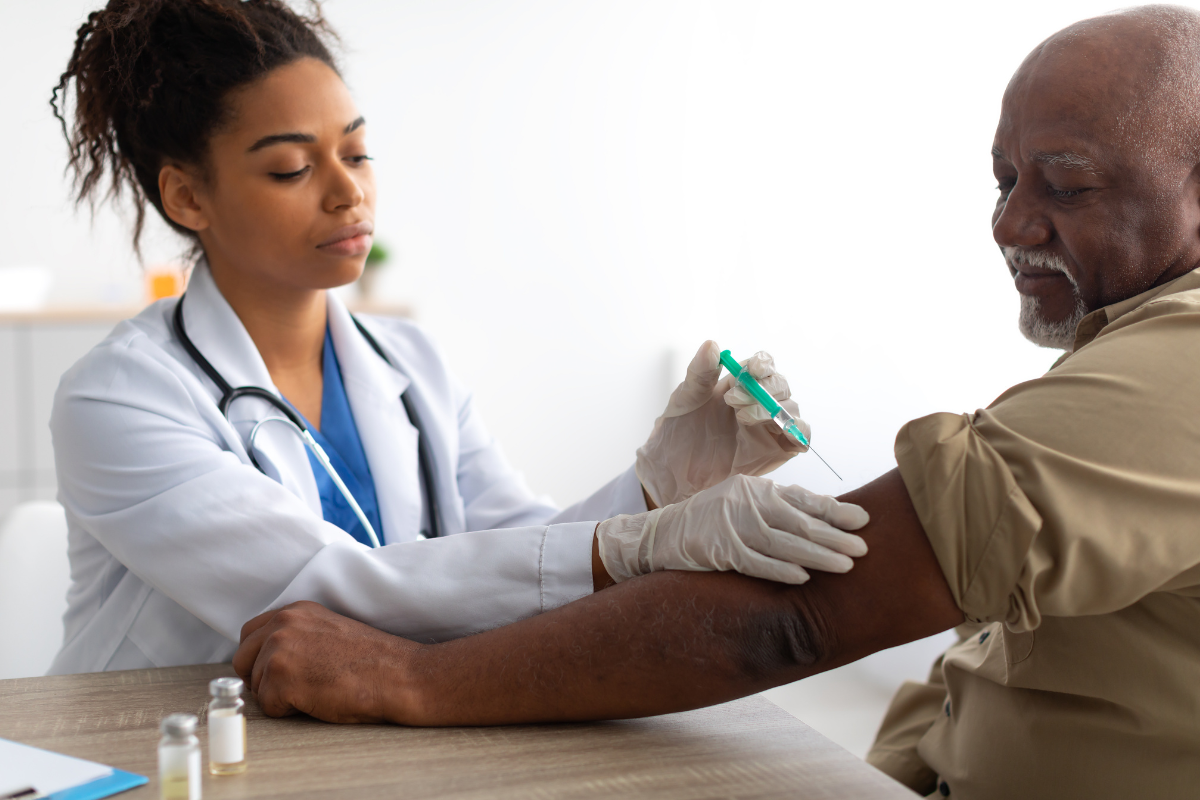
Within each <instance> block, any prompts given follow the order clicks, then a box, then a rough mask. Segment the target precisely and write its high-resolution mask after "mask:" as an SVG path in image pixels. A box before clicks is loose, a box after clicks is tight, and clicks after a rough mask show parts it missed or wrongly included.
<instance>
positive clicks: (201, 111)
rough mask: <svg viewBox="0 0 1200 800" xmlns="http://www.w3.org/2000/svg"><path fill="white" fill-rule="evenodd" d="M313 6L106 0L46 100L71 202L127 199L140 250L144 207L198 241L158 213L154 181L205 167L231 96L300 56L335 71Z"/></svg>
mask: <svg viewBox="0 0 1200 800" xmlns="http://www.w3.org/2000/svg"><path fill="white" fill-rule="evenodd" d="M310 9H311V10H310V11H309V14H308V16H303V15H301V14H298V13H297V12H296V11H294V10H293V9H292V8H291V7H290V6H289V5H288V4H287V3H285V2H283V0H109V3H108V4H107V5H106V6H105V7H104V8H102V9H100V10H99V11H93V12H92V13H91V14H89V15H88V18H87V22H85V23H84V24H83V25H82V26H81V27H80V28H79V32H78V34H77V35H76V37H75V50H74V52H73V53H72V54H71V60H70V61H69V62H67V69H66V72H64V73H63V74H62V77H61V78H60V79H59V82H58V86H56V87H55V88H54V91H53V92H52V94H51V97H50V105H51V107H52V108H53V109H54V116H56V117H57V118H58V120H59V122H60V123H61V124H62V129H63V136H64V137H66V140H67V145H68V148H69V151H70V161H69V162H68V167H67V169H68V171H69V172H71V173H73V178H74V195H75V198H74V199H75V202H76V204H82V203H83V202H84V201H85V200H86V201H88V202H89V203H90V204H91V206H92V208H93V209H94V208H95V206H96V202H97V200H98V199H114V200H119V199H120V197H121V196H122V194H123V192H124V191H126V190H128V191H129V192H130V194H131V195H132V198H133V205H134V210H135V211H136V215H137V216H136V221H135V224H134V228H133V245H134V248H135V250H138V245H139V242H140V239H141V234H142V226H143V224H144V222H145V217H146V203H147V202H149V203H150V204H151V205H153V206H154V208H155V209H157V210H158V213H159V214H160V215H162V217H163V219H164V220H166V222H167V224H168V225H170V226H171V227H172V228H174V229H175V230H176V231H179V232H180V233H182V234H184V235H185V236H188V237H190V238H192V239H193V242H194V243H197V244H198V242H197V240H196V239H195V235H194V234H193V232H192V231H190V230H187V229H186V228H183V227H182V226H180V225H178V224H176V223H175V222H174V221H172V220H171V219H170V218H168V217H167V215H166V214H165V213H164V212H163V206H162V198H161V196H160V195H159V191H158V173H159V171H160V170H161V169H162V167H163V165H164V164H167V163H171V162H175V163H182V164H189V165H193V166H196V167H197V168H199V169H201V170H204V169H205V166H206V164H207V156H208V143H209V139H210V138H211V137H212V135H213V133H214V132H215V131H216V130H217V129H218V128H219V127H220V126H221V125H222V124H223V123H224V122H225V121H226V118H227V115H228V108H227V104H226V102H225V101H226V97H227V96H228V94H229V93H230V91H232V90H234V89H236V88H238V87H240V86H244V85H246V84H248V83H250V82H252V81H254V80H256V79H257V78H260V77H262V76H263V75H265V74H266V73H268V72H270V71H271V70H273V69H275V68H277V67H280V66H284V65H286V64H290V63H292V62H294V61H297V60H299V59H301V58H316V59H319V60H320V61H323V62H324V63H326V64H328V65H329V66H330V67H331V68H332V69H333V70H334V71H337V65H336V63H335V62H334V59H333V56H332V55H331V54H330V51H329V48H328V47H326V44H325V41H326V40H330V41H332V40H335V39H336V35H335V34H334V33H333V31H332V30H331V29H330V27H329V25H328V24H327V23H326V22H325V19H324V17H323V16H322V15H321V8H320V5H319V3H318V2H316V0H313V2H311V3H310ZM72 83H73V84H74V87H73V88H74V93H73V98H72V97H71V95H70V91H71V88H72ZM69 98H70V99H73V100H74V103H73V113H70V112H68V110H67V100H68V99H69ZM68 116H71V117H72V123H73V124H71V125H70V126H68V122H67V117H68ZM106 174H107V175H108V177H109V180H110V183H109V186H108V188H107V190H103V191H102V190H101V184H102V183H103V180H104V177H105V175H106ZM202 174H203V172H202ZM139 252H140V251H139Z"/></svg>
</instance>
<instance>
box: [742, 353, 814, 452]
mask: <svg viewBox="0 0 1200 800" xmlns="http://www.w3.org/2000/svg"><path fill="white" fill-rule="evenodd" d="M721 364H722V365H723V366H724V367H725V369H727V370H729V374H730V375H732V376H733V377H734V378H736V379H737V382H738V383H740V384H741V385H742V386H743V387H744V388H745V389H746V391H747V392H749V393H750V396H751V397H753V398H754V399H755V400H757V401H758V403H759V405H761V406H762V407H763V408H765V409H766V410H767V413H768V414H770V415H771V419H773V420H774V421H775V424H776V425H778V426H779V428H780V430H782V431H783V432H784V433H787V434H789V435H790V436H792V437H794V438H795V439H796V441H798V442H800V444H802V445H804V446H805V447H807V446H808V437H806V436H805V435H804V432H803V431H802V430H800V426H799V425H797V424H796V418H795V417H793V416H792V415H791V414H789V413H788V411H787V409H786V408H784V407H783V406H781V405H779V403H778V401H776V400H775V398H774V397H772V396H771V393H770V392H768V391H767V390H766V389H764V388H763V387H762V384H761V383H759V382H758V381H757V380H756V379H755V377H754V376H753V375H751V374H750V370H748V369H742V365H741V364H739V363H738V362H737V360H736V359H735V358H734V357H733V355H732V354H730V352H729V351H728V350H723V351H722V352H721Z"/></svg>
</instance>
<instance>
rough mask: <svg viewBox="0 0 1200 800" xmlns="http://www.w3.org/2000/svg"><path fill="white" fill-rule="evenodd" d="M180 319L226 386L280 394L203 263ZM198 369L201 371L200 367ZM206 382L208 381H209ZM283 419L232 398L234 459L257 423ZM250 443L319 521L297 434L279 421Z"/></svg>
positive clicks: (252, 401) (248, 400)
mask: <svg viewBox="0 0 1200 800" xmlns="http://www.w3.org/2000/svg"><path fill="white" fill-rule="evenodd" d="M183 321H184V327H185V328H186V329H187V333H188V336H189V337H190V338H191V340H192V343H193V344H195V345H196V349H197V350H199V351H200V353H201V354H202V355H203V356H204V357H205V358H206V359H208V361H209V363H211V364H212V365H213V367H215V368H216V370H217V372H219V373H220V374H221V376H222V377H223V378H224V379H225V380H226V381H227V382H228V383H229V385H230V386H233V387H234V388H237V387H241V386H258V387H261V388H263V389H266V390H267V391H269V392H272V393H274V394H276V395H278V394H279V390H278V389H276V388H275V384H274V383H273V382H272V381H271V374H270V373H269V372H268V371H267V365H266V364H265V363H264V362H263V360H262V356H261V355H259V352H258V348H257V347H255V345H254V340H253V339H251V338H250V334H248V333H246V328H245V326H243V325H242V321H241V320H240V319H239V318H238V315H237V314H236V313H235V312H234V310H233V308H232V307H231V306H230V305H229V303H228V301H226V300H225V297H224V296H223V295H222V294H221V291H220V289H218V288H217V284H216V282H215V281H213V278H212V273H211V272H210V271H209V269H208V264H207V263H206V262H204V261H201V262H200V263H199V264H197V265H196V268H195V270H194V271H193V273H192V277H191V280H190V281H188V288H187V295H186V300H185V301H184V303H183ZM196 369H197V371H199V367H198V366H197V367H196ZM204 380H205V381H206V382H207V378H205V379H204ZM219 397H220V393H219V391H218V390H216V389H214V398H219ZM281 416H282V414H280V413H279V411H278V410H277V409H275V408H274V407H272V406H271V404H270V403H268V402H266V401H265V400H260V399H257V398H254V397H243V398H240V399H238V400H235V401H234V402H233V404H232V405H231V406H230V407H229V421H230V423H231V424H232V426H233V428H234V430H235V431H236V440H237V441H239V442H242V443H243V451H242V452H240V453H238V455H239V456H242V457H243V458H246V456H245V450H244V446H245V443H246V442H247V440H248V437H249V436H250V431H251V429H252V428H253V427H254V425H255V424H257V423H258V422H259V421H261V420H263V419H266V418H267V417H281ZM254 444H255V448H254V454H255V457H256V458H257V459H258V463H259V464H261V465H262V468H263V470H264V471H265V472H266V473H267V475H268V476H269V477H271V478H274V479H275V480H277V481H279V482H280V483H281V484H283V486H284V488H286V489H288V491H290V492H292V493H293V494H295V495H297V496H298V497H300V498H302V499H303V500H304V502H305V503H306V504H307V505H308V507H309V508H310V509H312V511H313V512H314V513H315V514H316V515H317V516H318V517H320V516H322V511H321V496H320V493H319V492H318V490H317V482H316V479H315V478H314V477H313V474H312V467H311V466H310V465H309V461H308V454H307V452H306V449H305V447H304V443H303V442H302V441H301V440H300V437H299V436H298V435H296V432H295V431H294V430H290V429H289V428H288V426H286V425H284V424H282V423H278V422H271V423H268V424H266V425H264V426H263V427H262V428H260V429H259V431H258V435H257V436H256V437H255V440H254ZM246 460H247V461H248V460H249V459H248V458H246Z"/></svg>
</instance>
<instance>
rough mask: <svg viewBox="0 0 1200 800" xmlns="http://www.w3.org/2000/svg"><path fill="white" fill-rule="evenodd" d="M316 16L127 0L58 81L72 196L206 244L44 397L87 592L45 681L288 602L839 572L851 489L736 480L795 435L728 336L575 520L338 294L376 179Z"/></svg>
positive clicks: (221, 629)
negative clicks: (728, 366) (709, 573)
mask: <svg viewBox="0 0 1200 800" xmlns="http://www.w3.org/2000/svg"><path fill="white" fill-rule="evenodd" d="M327 32H328V31H327V29H326V28H325V25H324V23H323V22H322V21H321V20H320V19H307V18H304V17H301V16H299V15H297V14H296V13H294V12H293V11H292V10H291V9H290V8H289V7H288V6H287V5H286V4H285V3H283V2H280V0H247V1H246V2H241V1H240V0H157V1H156V2H147V0H111V2H109V3H108V5H107V6H106V7H105V8H104V9H102V10H100V11H97V12H95V13H93V14H91V15H90V16H89V17H88V20H87V22H86V23H85V24H84V25H83V26H82V27H81V29H80V31H79V34H78V37H77V40H76V44H75V50H74V53H73V55H72V57H71V60H70V63H69V64H68V67H67V70H66V72H65V73H64V74H63V76H62V80H61V82H60V84H59V86H58V87H57V89H56V92H55V97H56V102H57V103H59V104H61V103H63V102H64V101H65V99H67V98H73V100H74V108H73V109H72V117H73V118H72V125H71V129H70V131H69V132H68V130H67V129H68V125H67V121H66V118H65V116H63V117H60V118H62V119H63V127H64V132H68V140H69V144H70V155H71V162H70V163H71V167H72V168H73V170H74V172H75V175H76V177H77V181H78V199H79V200H80V201H82V200H85V199H92V200H95V199H96V198H97V195H98V194H99V192H100V187H101V183H102V182H105V181H111V187H112V195H120V194H122V193H123V192H128V193H129V194H130V195H131V196H132V198H133V201H134V204H135V206H136V210H137V214H138V220H137V229H136V232H135V242H136V238H137V233H138V232H140V229H141V222H142V218H143V214H144V212H145V207H146V204H150V205H152V206H153V207H154V209H155V211H157V212H158V213H159V214H161V215H162V216H163V218H164V219H165V220H166V221H167V222H168V223H169V224H170V225H171V226H172V227H173V228H174V229H175V230H177V231H179V232H181V233H183V234H184V235H186V236H188V237H189V238H190V239H191V240H192V241H193V242H194V243H195V245H196V246H197V252H198V255H199V256H200V257H199V258H198V260H197V263H196V265H195V268H194V270H193V273H192V275H191V281H190V284H189V286H188V289H187V292H186V294H185V295H184V296H183V297H182V298H180V299H178V300H176V299H169V300H163V301H160V302H158V303H155V304H154V305H152V306H150V307H148V308H147V309H146V310H145V311H143V312H142V313H141V314H139V315H138V316H137V317H135V318H133V319H131V320H127V321H125V322H123V323H121V324H120V325H118V326H117V328H116V329H115V330H114V331H113V332H112V334H111V335H110V336H109V337H108V338H107V339H106V340H105V341H104V342H103V343H102V344H100V345H99V346H97V347H96V348H95V349H94V350H93V351H92V352H90V353H89V354H88V355H87V356H85V357H84V358H83V359H82V360H81V361H80V362H79V363H78V364H76V365H75V366H74V367H73V368H72V369H71V370H70V371H69V372H68V373H67V374H66V375H65V376H64V378H63V380H62V383H61V385H60V387H59V390H58V393H57V395H56V397H55V402H54V409H53V415H52V420H51V429H52V433H53V440H54V448H55V459H56V464H57V469H58V480H59V498H60V500H61V502H62V504H63V505H64V507H65V508H66V513H67V520H68V525H69V530H70V557H71V571H72V580H73V585H72V588H71V590H70V593H69V598H68V599H69V609H68V612H67V614H66V617H65V626H66V634H65V636H66V638H65V642H64V646H63V649H62V650H61V652H60V653H59V655H58V657H57V659H56V661H55V662H54V666H53V668H52V672H55V673H66V672H85V671H99V670H115V669H130V668H138V667H148V666H167V665H175V664H192V663H200V662H216V661H223V660H228V659H229V658H230V656H231V655H232V653H233V652H234V650H235V649H236V646H237V641H238V635H239V630H240V628H241V626H242V625H243V623H245V622H246V621H247V620H249V619H250V618H252V617H254V616H255V615H257V614H259V613H260V612H262V611H264V610H265V609H269V608H275V607H278V606H281V605H284V604H286V603H289V602H292V601H296V600H313V601H316V602H319V603H322V604H324V605H326V606H328V607H329V608H331V609H333V610H335V611H338V612H339V613H342V614H345V615H348V616H351V617H354V618H356V619H359V620H362V621H364V622H366V623H368V624H370V625H373V626H375V627H377V628H381V629H383V630H387V631H389V632H392V633H396V634H399V635H403V636H406V637H409V638H413V639H418V640H424V641H429V640H439V639H447V638H452V637H457V636H463V635H466V634H469V633H472V632H475V631H480V630H484V629H487V628H491V627H495V626H497V625H501V624H504V623H507V622H512V621H515V620H518V619H521V618H524V617H527V616H530V615H532V614H537V613H539V612H541V611H544V610H547V609H549V608H553V607H556V606H558V605H561V604H563V603H566V602H569V601H570V600H572V599H575V598H578V597H581V596H583V595H585V594H587V593H589V592H591V591H594V590H596V589H599V588H603V586H604V585H606V584H607V583H609V582H610V581H611V580H614V579H616V580H620V579H624V578H628V577H632V576H634V575H637V574H641V573H644V572H647V571H650V570H653V569H737V570H740V571H742V572H746V573H749V574H752V575H757V576H760V577H765V578H770V579H775V580H784V581H789V582H793V583H796V582H801V581H803V580H805V579H806V577H807V573H805V571H804V569H803V566H808V567H811V568H816V569H823V570H832V571H845V570H848V569H850V567H851V564H852V562H851V559H850V558H849V557H848V555H861V554H862V553H864V552H865V545H863V543H862V540H861V539H859V538H858V537H857V536H854V535H852V534H848V533H844V532H843V530H853V529H856V528H857V527H860V526H861V525H863V524H865V522H866V518H865V514H864V512H862V510H861V509H859V508H857V507H856V506H846V505H841V504H838V503H837V502H836V501H833V500H832V499H830V498H824V497H815V496H811V495H808V494H807V493H806V492H804V491H803V490H802V489H799V488H795V487H776V486H774V485H773V484H771V483H770V482H769V481H767V480H765V479H759V478H747V477H740V476H741V475H756V474H762V473H765V472H767V471H769V470H771V469H774V468H775V467H777V466H779V465H780V464H782V463H783V462H784V461H786V460H787V459H788V458H790V457H791V456H793V455H794V454H795V453H796V452H798V451H799V450H798V448H794V447H792V446H791V445H789V444H788V440H786V439H784V438H783V437H782V436H780V435H777V431H775V426H774V425H772V424H766V425H764V424H762V423H763V422H765V421H766V420H765V417H764V416H763V415H761V414H756V413H755V407H754V405H753V403H752V402H751V401H750V399H749V398H748V397H747V396H746V395H745V394H743V393H741V391H740V390H730V386H729V384H728V379H725V381H718V380H717V378H718V375H719V367H718V366H717V348H716V345H715V344H713V343H712V342H708V343H706V344H705V345H704V346H703V347H701V349H700V352H699V353H698V354H697V356H696V359H695V360H694V361H693V363H692V365H691V366H690V367H689V370H688V377H687V380H686V381H685V382H684V383H683V384H682V385H681V386H680V387H679V389H677V390H676V392H675V393H674V395H673V396H672V398H671V401H670V404H669V406H668V409H667V411H666V413H665V414H664V415H663V417H661V418H660V419H659V420H658V421H657V422H656V424H655V427H654V430H653V432H652V434H651V438H650V440H649V441H648V442H647V443H646V444H645V446H643V447H642V448H641V449H640V450H639V451H638V454H637V460H636V468H631V469H630V470H629V471H627V472H626V473H624V474H623V475H621V476H619V477H617V478H616V479H615V480H613V481H612V482H611V483H609V484H608V485H607V486H605V487H604V488H602V489H600V490H599V491H598V492H597V493H596V494H594V495H593V496H592V497H590V498H588V499H587V500H585V501H583V502H581V503H579V504H578V505H576V506H574V507H572V508H570V509H567V510H566V511H562V512H560V511H559V510H558V509H556V508H554V507H552V506H551V505H549V504H548V503H546V502H545V501H543V500H539V499H538V498H537V497H535V496H534V495H533V494H532V493H531V492H530V490H529V489H528V488H527V487H526V486H525V484H524V483H523V482H522V480H521V478H520V476H519V475H518V474H517V473H516V472H514V470H513V469H512V468H511V467H510V466H509V464H508V463H507V462H506V461H505V459H504V457H503V456H502V455H501V453H500V450H499V448H498V447H497V445H496V443H495V442H494V441H493V440H492V438H491V437H490V436H489V435H488V433H487V431H486V430H485V429H484V427H483V425H482V423H481V422H480V419H479V416H478V414H477V412H476V410H475V408H474V406H473V405H472V402H471V398H470V395H469V394H468V393H467V392H466V391H465V390H464V389H463V388H462V387H461V386H460V385H459V384H458V383H457V382H456V381H455V380H454V378H453V377H452V376H451V374H450V372H449V371H448V369H447V367H446V365H445V364H444V363H443V361H442V360H441V358H440V356H439V355H438V353H437V351H436V350H435V349H434V347H433V346H432V345H431V343H430V341H429V339H428V338H427V337H426V335H425V334H424V333H423V332H422V331H421V330H420V329H419V328H417V327H416V326H414V325H413V324H411V323H409V322H406V321H401V320H396V319H382V318H370V317H363V318H360V319H355V318H354V317H352V316H351V315H350V313H349V312H348V311H347V310H346V308H345V306H344V305H342V303H341V302H340V301H339V300H338V299H337V297H336V296H334V295H333V294H331V293H329V292H328V291H327V290H328V289H330V288H332V287H336V286H341V285H344V284H347V283H350V282H351V281H353V280H355V279H356V278H357V277H358V276H359V274H360V273H361V270H362V268H363V264H364V261H365V257H366V254H367V252H368V250H369V249H370V246H371V236H372V230H373V217H374V208H375V183H374V179H373V176H372V171H371V165H370V158H369V156H368V150H367V148H366V143H365V141H366V140H365V136H366V127H365V125H364V120H363V118H362V117H361V116H360V115H359V113H358V111H357V109H356V108H355V106H354V102H353V100H352V99H351V97H350V94H349V92H348V91H347V89H346V87H345V85H344V84H343V83H342V80H341V78H340V77H339V75H338V73H337V71H336V68H335V66H334V62H333V59H332V58H331V56H330V54H329V52H328V51H327V49H326V47H325V46H324V44H323V43H322V40H321V35H322V34H324V33H327ZM56 113H61V114H64V115H65V114H66V112H63V111H62V108H61V105H56ZM750 366H751V369H752V370H754V372H755V373H756V374H757V375H758V376H759V377H760V378H762V379H764V383H765V385H766V386H767V387H768V390H770V391H772V392H773V393H774V394H775V395H776V396H777V397H779V398H780V399H785V398H786V397H787V396H788V389H787V384H786V382H785V381H784V380H783V379H782V377H780V376H778V375H773V374H772V366H771V363H770V359H769V357H759V358H756V359H753V360H752V363H751V365H750ZM792 408H793V409H794V406H792ZM304 430H307V432H308V433H309V434H310V435H311V436H312V437H313V440H314V443H315V446H314V447H311V448H310V447H306V444H305V442H304V440H303V439H302V436H301V433H302V431H304ZM322 454H323V455H322ZM326 458H327V461H326ZM335 476H336V477H335ZM647 499H649V500H650V501H652V502H653V504H654V505H658V506H664V507H665V508H663V509H659V510H655V511H648V510H647V503H646V500H647ZM669 504H677V505H669ZM621 515H625V516H621ZM597 521H605V522H602V523H600V524H598V522H597ZM839 528H840V529H839Z"/></svg>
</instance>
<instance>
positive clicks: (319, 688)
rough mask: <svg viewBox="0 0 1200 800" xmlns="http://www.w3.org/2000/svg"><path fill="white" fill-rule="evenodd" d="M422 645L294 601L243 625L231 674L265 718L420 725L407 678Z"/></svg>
mask: <svg viewBox="0 0 1200 800" xmlns="http://www.w3.org/2000/svg"><path fill="white" fill-rule="evenodd" d="M422 649H423V646H422V645H419V644H417V643H416V642H411V641H409V640H408V639H402V638H400V637H399V636H392V635H391V634H389V633H384V632H383V631H379V630H376V629H375V628H372V627H371V626H369V625H364V624H363V623H361V622H357V621H355V620H352V619H350V618H349V617H343V616H341V615H340V614H336V613H334V612H332V611H330V610H329V609H327V608H325V607H324V606H322V605H320V604H318V603H310V602H299V603H292V604H291V605H288V606H284V607H283V608H281V609H278V610H275V611H267V612H265V613H263V614H259V615H258V616H257V617H255V618H254V619H252V620H250V621H249V622H247V623H246V624H245V625H244V626H242V644H241V646H240V647H239V648H238V651H237V653H235V654H234V656H233V668H234V669H235V670H236V671H237V674H238V675H240V676H241V677H242V680H244V681H245V682H246V685H247V686H249V687H250V691H252V692H254V694H255V695H257V697H258V702H259V705H261V706H262V710H263V713H265V714H266V715H267V716H270V717H282V716H287V715H289V714H294V713H296V712H297V711H299V712H302V713H304V714H308V715H309V716H313V717H316V718H317V719H323V720H325V721H326V722H384V721H387V722H398V723H401V724H414V723H415V724H419V719H420V715H419V714H418V713H416V707H417V705H418V704H417V703H416V702H415V698H416V697H417V692H416V691H415V685H414V684H413V683H412V682H409V681H406V680H404V679H403V678H402V676H404V675H408V674H410V672H409V671H410V669H411V668H412V666H413V665H414V663H415V659H416V658H417V656H418V655H419V653H420V652H421V650H422Z"/></svg>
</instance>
